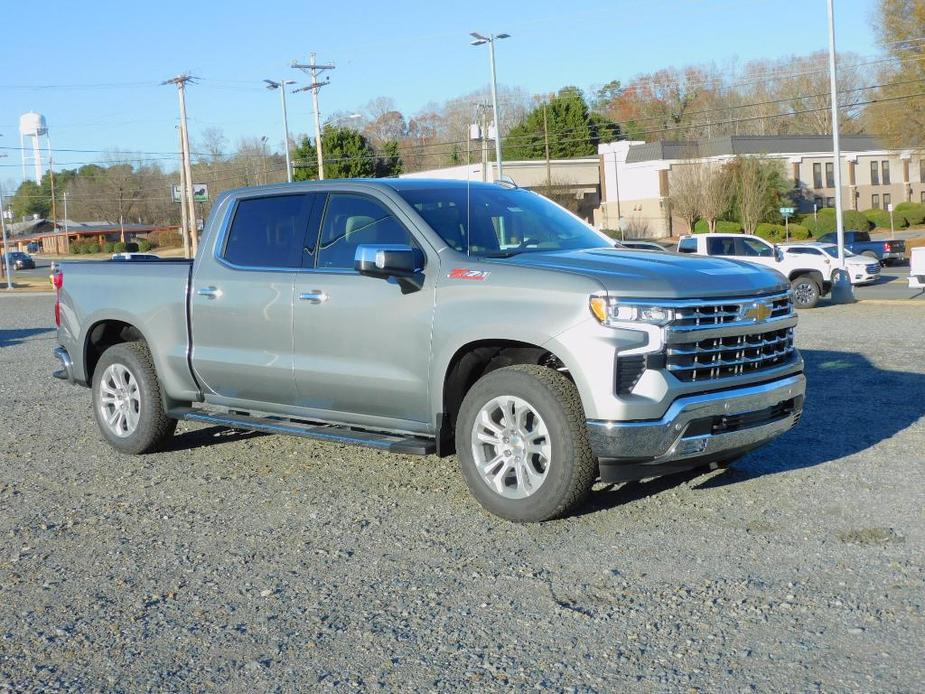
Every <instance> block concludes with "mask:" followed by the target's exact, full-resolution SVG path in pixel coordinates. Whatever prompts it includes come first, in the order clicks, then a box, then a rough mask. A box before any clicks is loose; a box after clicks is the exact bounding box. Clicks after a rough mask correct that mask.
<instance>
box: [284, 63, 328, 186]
mask: <svg viewBox="0 0 925 694" xmlns="http://www.w3.org/2000/svg"><path fill="white" fill-rule="evenodd" d="M309 59H310V61H311V62H309V63H308V64H307V65H304V64H300V63H297V62H295V61H293V62H292V67H294V68H296V69H297V70H301V71H302V72H305V73H307V74H309V75H311V78H312V81H311V84H309V85H308V86H306V87H302V88H301V89H296V90H295V91H297V92H305V91H311V93H312V108H314V109H315V152H316V153H317V154H318V180H319V181H323V180H324V155H323V154H322V151H321V112H320V111H319V110H318V90H319V89H321V88H322V87H323V86H324V85H326V84H330V82H331V78H330V77H328V78H327V79H325V80H324V82H319V81H318V75H319V74H321V73H322V72H324V71H325V70H333V69H334V65H333V63H332V64H331V65H319V64H318V63H317V62H316V60H315V54H314V53H312V54H311V55H310V56H309Z"/></svg>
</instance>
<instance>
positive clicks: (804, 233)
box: [790, 224, 809, 241]
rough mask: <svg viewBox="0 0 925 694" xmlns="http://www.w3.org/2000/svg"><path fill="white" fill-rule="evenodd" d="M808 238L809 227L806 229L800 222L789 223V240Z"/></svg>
mask: <svg viewBox="0 0 925 694" xmlns="http://www.w3.org/2000/svg"><path fill="white" fill-rule="evenodd" d="M808 238H809V229H807V228H806V227H805V226H803V225H802V224H791V225H790V240H791V241H805V240H806V239H808Z"/></svg>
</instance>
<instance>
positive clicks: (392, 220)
mask: <svg viewBox="0 0 925 694" xmlns="http://www.w3.org/2000/svg"><path fill="white" fill-rule="evenodd" d="M359 244H404V245H417V246H419V247H422V244H420V243H419V242H418V241H416V240H415V239H414V236H413V234H412V233H411V232H410V231H409V230H408V226H406V225H405V224H404V223H403V222H402V221H400V220H399V219H398V217H397V216H396V214H395V213H394V212H393V211H392V210H391V209H390V208H389V206H388V204H387V203H386V202H385V201H383V200H380V199H377V198H374V197H371V196H367V195H361V194H355V193H331V194H330V196H329V198H328V202H327V206H326V209H325V213H324V220H323V222H322V225H321V234H320V239H319V243H318V244H317V248H316V250H315V259H314V260H315V262H314V268H315V269H314V270H312V271H305V272H302V273H300V274H299V275H298V277H297V279H296V284H295V288H294V292H293V297H294V302H293V303H294V308H293V344H294V357H293V359H294V371H295V380H296V391H297V398H298V404H299V405H301V406H303V407H306V408H310V409H312V410H317V411H323V412H324V413H325V414H324V416H325V418H327V419H331V420H336V421H342V422H346V423H355V424H361V425H367V426H375V425H376V424H377V423H379V424H382V425H383V426H391V427H392V428H398V427H400V426H407V428H408V429H409V430H414V431H418V430H423V428H422V427H423V426H426V423H428V422H429V421H430V402H429V397H428V393H429V378H428V377H429V370H430V357H431V349H430V337H431V323H432V319H433V311H434V291H435V284H436V263H437V260H436V257H432V258H431V259H430V263H431V265H432V267H433V270H429V268H427V267H425V269H424V276H425V279H424V286H423V288H422V289H420V290H417V291H411V292H409V293H403V292H402V288H401V286H399V284H398V283H397V282H395V281H394V280H384V279H378V278H374V277H367V276H365V275H360V274H359V273H357V272H356V271H355V270H354V255H355V252H356V247H357V246H358V245H359ZM386 420H388V421H386ZM396 420H401V422H404V423H405V424H401V423H400V422H398V421H396Z"/></svg>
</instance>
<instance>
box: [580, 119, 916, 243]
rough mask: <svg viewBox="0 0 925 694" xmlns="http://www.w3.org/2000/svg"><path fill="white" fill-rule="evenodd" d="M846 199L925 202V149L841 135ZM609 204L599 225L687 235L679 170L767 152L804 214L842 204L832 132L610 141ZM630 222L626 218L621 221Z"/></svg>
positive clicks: (604, 193) (604, 167)
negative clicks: (674, 187)
mask: <svg viewBox="0 0 925 694" xmlns="http://www.w3.org/2000/svg"><path fill="white" fill-rule="evenodd" d="M841 147H842V161H841V179H842V201H843V205H844V206H845V209H854V210H866V209H869V208H875V207H876V208H883V209H886V208H887V207H888V205H890V204H891V203H892V204H898V203H900V202H905V201H914V202H925V153H922V152H919V151H915V150H911V149H910V150H897V149H887V148H886V147H885V146H884V145H883V144H882V143H881V142H880V141H879V140H878V139H877V138H875V137H872V136H868V135H845V136H842V138H841ZM598 153H599V155H600V166H601V207H600V209H599V210H598V212H597V214H596V215H595V219H594V223H595V225H596V226H598V227H600V228H609V229H617V228H620V225H621V223H622V225H623V227H624V229H626V230H627V234H628V235H632V236H635V237H638V238H646V237H650V238H659V237H665V236H671V235H677V234H680V233H685V232H686V231H687V227H686V225H685V224H684V222H683V221H680V220H678V219H672V217H671V214H670V211H669V208H668V198H669V196H670V195H671V171H672V169H675V168H676V167H678V166H683V165H685V164H690V163H692V162H707V161H713V162H720V163H722V162H727V161H730V160H731V159H733V158H735V157H736V156H740V155H742V156H748V155H753V156H754V155H761V156H765V157H768V158H770V159H777V160H779V161H781V162H782V164H783V167H784V171H785V172H786V174H787V175H788V177H789V178H790V179H791V180H792V183H793V190H792V193H791V197H792V201H793V206H794V207H796V208H797V209H798V211H799V212H801V213H806V212H812V211H813V209H814V206H815V208H817V209H821V208H823V207H834V206H835V171H834V166H833V162H832V138H831V136H830V135H787V136H726V137H720V138H714V139H709V140H699V141H689V142H634V141H628V140H624V141H619V142H609V143H607V144H602V145H599V146H598ZM621 220H622V222H621Z"/></svg>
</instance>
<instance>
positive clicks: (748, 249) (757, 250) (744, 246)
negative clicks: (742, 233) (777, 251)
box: [739, 239, 774, 257]
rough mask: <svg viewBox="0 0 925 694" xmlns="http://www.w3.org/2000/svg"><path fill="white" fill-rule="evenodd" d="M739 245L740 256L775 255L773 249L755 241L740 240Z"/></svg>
mask: <svg viewBox="0 0 925 694" xmlns="http://www.w3.org/2000/svg"><path fill="white" fill-rule="evenodd" d="M739 244H740V245H739V248H740V249H741V250H740V253H739V255H750V256H761V257H765V256H771V255H774V249H773V248H771V247H770V246H768V245H767V244H764V243H762V242H761V241H756V240H755V239H739Z"/></svg>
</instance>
